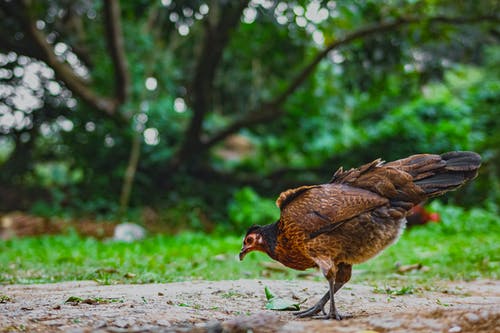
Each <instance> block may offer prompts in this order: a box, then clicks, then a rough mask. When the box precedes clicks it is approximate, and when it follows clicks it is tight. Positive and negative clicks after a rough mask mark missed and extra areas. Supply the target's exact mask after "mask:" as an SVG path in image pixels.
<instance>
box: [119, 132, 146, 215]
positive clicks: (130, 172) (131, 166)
mask: <svg viewBox="0 0 500 333" xmlns="http://www.w3.org/2000/svg"><path fill="white" fill-rule="evenodd" d="M140 155H141V133H140V132H135V133H134V136H133V137H132V146H131V147H130V157H129V160H128V165H127V169H126V170H125V174H124V175H123V185H122V190H121V194H120V211H119V218H120V219H122V218H123V217H124V215H125V213H126V212H127V209H128V206H129V203H130V194H131V193H132V186H133V184H134V178H135V172H136V171H137V165H138V164H139V157H140Z"/></svg>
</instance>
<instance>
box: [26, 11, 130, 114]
mask: <svg viewBox="0 0 500 333" xmlns="http://www.w3.org/2000/svg"><path fill="white" fill-rule="evenodd" d="M20 5H21V7H22V11H21V14H20V16H19V19H20V20H21V22H20V23H21V25H22V27H23V29H24V31H25V33H26V34H27V36H28V37H29V38H30V39H31V40H32V42H33V43H34V45H35V46H36V47H37V49H38V50H37V53H39V54H40V56H41V57H40V60H42V61H44V62H45V63H46V64H47V65H48V66H49V67H51V68H52V69H53V70H54V73H55V75H56V77H57V78H58V79H59V80H61V81H62V82H63V83H64V84H65V85H66V86H67V87H68V89H69V90H71V91H72V92H73V93H74V94H75V95H77V96H78V97H80V98H81V99H82V100H83V101H84V102H86V103H87V104H89V105H90V106H91V107H93V108H94V109H97V110H99V111H102V112H104V113H106V114H107V115H108V116H110V117H112V118H114V119H116V120H119V121H126V119H125V118H124V117H123V116H121V115H120V114H119V113H118V112H117V105H118V104H117V102H116V101H115V100H114V99H110V98H107V97H103V96H100V95H98V94H97V93H95V92H94V91H92V89H90V88H89V87H88V86H87V85H86V84H85V82H84V81H83V80H82V79H81V78H80V77H79V76H78V75H76V74H75V72H74V71H73V69H72V68H71V67H70V66H69V65H68V64H67V63H64V62H61V61H59V59H58V58H57V56H56V55H55V53H54V50H53V48H52V45H50V44H49V43H48V42H47V39H46V36H45V35H44V34H43V33H42V32H41V31H39V30H38V29H37V28H36V26H35V23H34V21H33V19H32V17H31V16H30V14H29V12H30V10H29V6H28V3H27V1H20Z"/></svg>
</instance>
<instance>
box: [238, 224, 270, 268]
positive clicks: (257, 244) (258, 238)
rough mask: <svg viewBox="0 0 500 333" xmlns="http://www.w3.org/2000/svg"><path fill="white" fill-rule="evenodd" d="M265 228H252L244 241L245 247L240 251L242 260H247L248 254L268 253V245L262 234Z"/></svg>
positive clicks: (255, 226) (256, 226)
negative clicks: (254, 252) (256, 252)
mask: <svg viewBox="0 0 500 333" xmlns="http://www.w3.org/2000/svg"><path fill="white" fill-rule="evenodd" d="M262 231H263V228H262V227H261V226H258V225H254V226H252V227H250V228H249V229H248V231H247V234H246V235H245V238H244V239H243V247H242V248H241V251H240V260H243V258H245V255H246V254H247V253H248V252H252V251H262V252H267V244H266V241H265V239H264V236H263V234H262Z"/></svg>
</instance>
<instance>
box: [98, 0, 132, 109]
mask: <svg viewBox="0 0 500 333" xmlns="http://www.w3.org/2000/svg"><path fill="white" fill-rule="evenodd" d="M104 25H105V28H106V40H107V43H108V49H109V53H110V55H111V60H112V62H113V67H114V71H115V96H116V100H117V102H118V103H119V104H123V103H124V102H125V100H126V99H127V97H128V95H129V90H130V76H129V72H128V65H127V59H126V57H125V46H124V41H123V35H122V27H121V14H120V4H119V3H118V1H117V0H104Z"/></svg>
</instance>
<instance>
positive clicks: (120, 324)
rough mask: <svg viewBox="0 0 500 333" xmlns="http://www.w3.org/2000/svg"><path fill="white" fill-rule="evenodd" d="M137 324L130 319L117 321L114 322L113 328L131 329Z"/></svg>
mask: <svg viewBox="0 0 500 333" xmlns="http://www.w3.org/2000/svg"><path fill="white" fill-rule="evenodd" d="M134 324H135V321H133V320H130V319H117V320H115V321H114V322H113V326H116V327H119V328H128V327H131V326H133V325H134Z"/></svg>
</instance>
